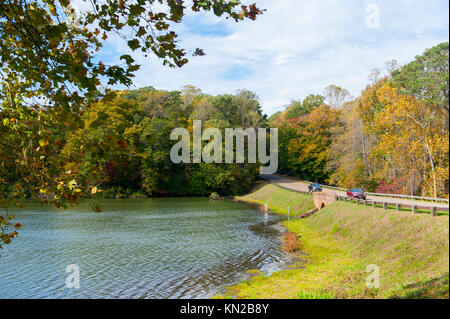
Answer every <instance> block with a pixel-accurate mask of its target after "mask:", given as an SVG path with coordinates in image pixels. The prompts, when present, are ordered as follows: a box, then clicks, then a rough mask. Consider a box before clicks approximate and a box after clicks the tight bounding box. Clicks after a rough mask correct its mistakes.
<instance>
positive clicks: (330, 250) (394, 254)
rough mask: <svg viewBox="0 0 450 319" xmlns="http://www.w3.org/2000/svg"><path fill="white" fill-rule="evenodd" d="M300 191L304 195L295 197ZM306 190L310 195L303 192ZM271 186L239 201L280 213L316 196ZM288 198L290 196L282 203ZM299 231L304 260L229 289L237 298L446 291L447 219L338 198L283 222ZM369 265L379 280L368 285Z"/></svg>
mask: <svg viewBox="0 0 450 319" xmlns="http://www.w3.org/2000/svg"><path fill="white" fill-rule="evenodd" d="M296 197H299V199H295V198H296ZM304 197H306V198H304ZM307 198H308V196H305V195H299V194H296V193H293V192H289V191H286V190H282V189H278V188H276V187H274V186H272V185H267V186H264V187H263V188H261V189H259V190H258V191H256V192H255V193H253V194H250V195H248V196H244V197H240V199H241V200H247V201H252V202H255V201H256V202H259V203H262V202H267V203H268V205H269V207H274V208H275V210H277V211H280V212H285V211H287V206H290V205H292V204H293V203H295V202H296V200H297V201H298V203H305V205H306V206H305V208H304V209H301V208H300V209H299V212H305V211H307V210H309V209H310V207H311V205H312V198H311V197H309V201H310V202H309V203H308V199H307ZM284 199H286V200H287V201H286V203H284ZM285 225H286V227H287V228H288V229H289V231H291V232H293V233H295V234H297V235H298V236H299V238H300V243H301V247H300V248H301V251H302V252H303V253H304V255H301V258H302V261H301V262H299V263H298V264H297V265H295V268H293V269H289V270H285V271H281V272H277V273H275V274H273V275H271V276H264V275H259V276H255V277H253V279H252V280H250V281H247V282H245V283H243V284H240V285H237V286H235V287H232V288H230V290H229V295H230V296H232V297H237V298H448V297H449V284H448V281H449V280H448V272H449V237H448V235H449V218H448V216H438V217H432V216H430V215H426V214H415V215H414V214H412V213H407V212H396V211H391V210H388V211H385V210H383V209H379V208H375V209H373V208H368V207H363V206H357V205H354V204H350V203H345V202H335V203H332V204H330V205H329V206H327V207H325V208H324V209H322V210H321V211H319V212H318V213H316V214H315V215H313V216H312V217H310V218H307V219H303V220H293V221H290V222H286V223H285ZM368 265H377V266H378V267H379V271H380V287H379V288H378V289H377V288H367V286H366V279H367V277H368V276H369V275H370V273H366V267H367V266H368Z"/></svg>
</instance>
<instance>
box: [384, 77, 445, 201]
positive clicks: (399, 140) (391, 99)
mask: <svg viewBox="0 0 450 319" xmlns="http://www.w3.org/2000/svg"><path fill="white" fill-rule="evenodd" d="M377 95H378V97H379V99H380V100H381V101H383V102H384V103H386V107H385V108H384V109H383V110H382V111H381V112H379V113H378V114H377V116H376V118H375V125H376V126H377V128H378V130H379V131H382V132H383V135H382V137H381V141H380V144H379V146H378V148H379V150H380V151H381V152H384V153H385V154H386V155H387V156H390V157H393V159H394V160H396V161H399V162H400V163H402V162H404V163H409V165H408V166H407V167H406V168H407V169H406V170H405V171H406V174H411V173H413V174H414V173H415V172H416V171H417V170H419V172H421V174H422V175H423V176H424V182H425V183H424V185H423V190H422V193H423V194H424V195H431V196H433V197H438V196H446V195H447V194H446V191H447V190H446V188H447V187H448V154H449V145H448V132H446V133H445V134H442V131H441V127H440V118H439V117H436V115H435V113H434V112H433V109H430V108H429V107H427V106H426V104H424V103H422V102H421V101H419V100H417V99H416V98H414V97H413V96H409V95H403V94H401V93H399V92H398V90H397V89H395V88H392V87H391V85H390V84H386V85H384V86H383V87H382V88H381V89H380V90H379V91H378V92H377Z"/></svg>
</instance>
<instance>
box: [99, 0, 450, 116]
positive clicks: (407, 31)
mask: <svg viewBox="0 0 450 319" xmlns="http://www.w3.org/2000/svg"><path fill="white" fill-rule="evenodd" d="M243 2H244V3H246V4H249V3H253V2H256V3H257V5H258V7H259V8H264V9H266V10H267V11H266V12H265V13H264V14H263V15H262V16H259V17H258V18H257V20H256V21H250V20H249V21H245V22H238V23H236V22H234V21H232V20H225V19H224V18H218V17H216V16H214V15H213V14H212V13H202V14H198V13H191V12H189V13H188V14H187V15H186V16H185V18H184V20H183V22H182V23H180V24H176V25H175V26H174V28H175V30H176V31H177V33H178V34H179V38H180V45H181V46H182V47H184V48H186V49H187V50H188V51H191V52H192V51H194V50H195V48H197V47H198V48H202V49H203V50H204V52H205V53H206V56H200V57H190V62H189V63H188V64H187V65H185V66H183V67H182V68H176V69H172V68H169V67H167V66H162V63H161V61H160V60H158V58H156V57H154V56H149V57H147V58H144V57H143V56H140V54H139V53H137V54H132V56H133V57H134V58H135V59H136V61H137V62H138V63H139V64H141V69H140V70H139V71H138V72H137V73H136V77H135V78H134V85H133V86H132V87H131V88H139V87H144V86H153V87H155V88H157V89H164V90H179V89H181V88H182V87H183V86H184V85H194V86H196V87H198V88H200V89H202V91H203V92H204V93H207V94H213V95H217V94H227V93H235V92H236V91H237V90H238V89H248V90H251V91H253V92H255V93H256V94H257V95H258V96H259V99H260V103H261V105H262V108H263V110H264V112H265V113H266V114H268V115H271V114H273V113H275V112H277V111H280V110H283V109H284V107H285V106H286V105H287V104H289V103H290V101H292V100H294V99H295V100H302V99H304V98H305V97H306V96H307V95H309V94H311V93H313V94H323V91H324V88H325V87H327V86H328V85H330V84H335V85H339V86H341V87H343V88H345V89H347V90H348V91H349V92H350V93H351V94H352V95H353V96H355V97H356V96H358V95H359V94H360V93H361V90H362V89H364V88H365V86H366V85H367V84H368V83H369V79H368V75H369V73H370V72H371V70H372V69H374V68H383V67H384V65H385V62H386V61H390V60H392V59H396V60H397V61H398V63H399V64H400V65H402V64H405V63H408V62H410V61H412V60H413V59H414V57H415V56H416V55H419V54H421V53H423V51H424V50H426V49H427V48H431V47H433V46H434V45H437V44H439V43H441V42H445V41H448V38H449V16H448V10H449V3H448V0H378V1H376V0H369V1H363V0H340V1H338V0H314V1H313V0H310V1H306V0H253V1H251V2H246V1H243ZM125 53H127V54H129V53H130V51H129V49H128V48H127V45H126V43H124V42H123V41H121V40H118V39H114V38H110V39H108V40H107V43H106V45H105V47H104V49H103V50H102V53H101V54H100V56H99V58H100V59H101V60H103V61H104V62H106V63H114V62H117V59H118V57H119V56H120V55H122V54H125Z"/></svg>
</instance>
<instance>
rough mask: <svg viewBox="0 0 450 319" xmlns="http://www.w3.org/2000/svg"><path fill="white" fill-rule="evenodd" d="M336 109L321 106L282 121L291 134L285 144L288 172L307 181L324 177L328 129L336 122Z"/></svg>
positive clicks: (329, 131)
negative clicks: (305, 113) (297, 116)
mask: <svg viewBox="0 0 450 319" xmlns="http://www.w3.org/2000/svg"><path fill="white" fill-rule="evenodd" d="M338 112H339V111H337V110H333V109H331V108H330V107H329V106H327V105H322V106H320V107H318V108H316V109H314V110H313V111H312V112H311V113H309V114H307V115H304V116H301V117H299V118H296V119H292V120H287V121H286V126H287V127H288V128H289V131H288V132H290V133H289V134H290V136H292V138H290V139H289V141H288V145H287V156H288V162H287V165H288V168H289V171H290V172H291V173H292V174H294V175H295V176H297V177H299V178H303V179H306V180H311V181H320V182H324V181H326V180H327V179H328V172H327V170H326V165H327V162H328V160H329V146H330V144H331V134H332V133H331V132H332V128H333V127H335V126H337V125H338ZM293 133H294V134H293ZM292 134H293V135H292ZM280 154H281V152H280Z"/></svg>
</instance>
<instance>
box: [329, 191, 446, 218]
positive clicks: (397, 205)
mask: <svg viewBox="0 0 450 319" xmlns="http://www.w3.org/2000/svg"><path fill="white" fill-rule="evenodd" d="M334 198H335V200H336V201H346V202H351V203H357V204H364V206H372V207H373V208H375V207H378V206H380V207H382V208H384V209H388V208H389V207H395V209H396V210H397V211H400V210H402V208H408V210H409V209H411V211H412V212H413V213H417V212H418V211H419V210H422V211H428V212H430V213H431V215H432V216H437V212H438V211H440V212H448V211H449V208H448V207H436V206H432V205H430V206H428V205H424V204H422V203H421V204H420V205H414V204H401V203H390V202H386V201H376V200H371V199H368V200H365V199H359V198H352V197H348V196H340V195H337V194H335V195H334Z"/></svg>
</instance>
